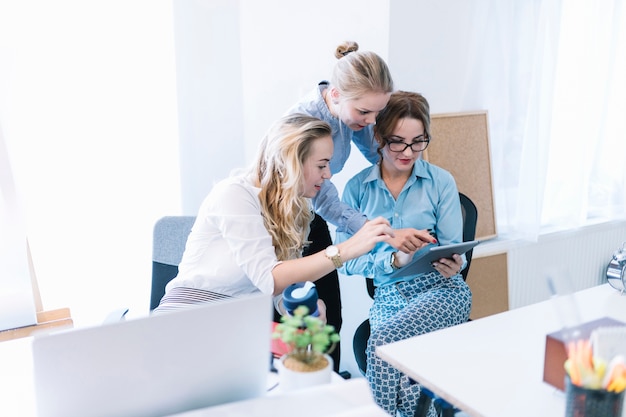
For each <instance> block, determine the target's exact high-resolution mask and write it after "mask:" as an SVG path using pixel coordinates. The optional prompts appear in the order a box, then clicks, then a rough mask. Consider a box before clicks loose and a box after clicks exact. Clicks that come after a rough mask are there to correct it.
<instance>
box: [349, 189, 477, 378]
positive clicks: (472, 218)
mask: <svg viewBox="0 0 626 417" xmlns="http://www.w3.org/2000/svg"><path fill="white" fill-rule="evenodd" d="M459 199H460V200H461V213H462V215H463V241H464V242H466V241H470V240H474V239H475V237H476V221H477V220H478V210H477V209H476V205H475V204H474V203H473V202H472V200H471V199H470V198H469V197H467V196H466V195H465V194H462V193H459ZM472 252H473V249H470V250H469V251H467V252H466V253H465V257H466V259H467V265H466V266H465V268H464V269H463V270H462V271H461V275H462V276H463V279H464V280H466V279H467V274H468V272H469V267H470V263H471V262H472ZM365 284H366V286H367V293H368V294H369V295H370V297H371V298H372V299H373V298H374V290H375V287H374V280H373V279H372V278H365ZM369 337H370V322H369V319H365V320H364V321H363V323H361V324H360V325H359V327H357V329H356V331H355V332H354V336H353V338H352V349H353V350H354V358H355V360H356V364H357V366H358V368H359V371H360V372H361V373H362V374H363V375H365V371H366V370H367V355H366V353H365V352H366V348H367V340H368V339H369Z"/></svg>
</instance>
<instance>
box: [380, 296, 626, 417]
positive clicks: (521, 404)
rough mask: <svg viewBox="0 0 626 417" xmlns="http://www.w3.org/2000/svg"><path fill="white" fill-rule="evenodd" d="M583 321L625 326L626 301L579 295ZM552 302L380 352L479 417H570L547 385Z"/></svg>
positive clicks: (558, 395)
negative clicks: (545, 371) (545, 374)
mask: <svg viewBox="0 0 626 417" xmlns="http://www.w3.org/2000/svg"><path fill="white" fill-rule="evenodd" d="M574 300H575V303H576V305H577V306H578V308H579V311H580V316H581V320H582V321H583V322H587V321H591V320H594V319H597V318H600V317H612V318H615V319H617V320H620V321H624V322H626V296H622V295H621V294H620V293H619V292H617V291H616V290H614V289H613V288H611V287H610V286H609V285H608V284H606V285H601V286H598V287H594V288H590V289H587V290H584V291H580V292H578V293H576V294H575V296H574ZM560 327H561V325H560V322H559V320H558V317H557V312H556V308H555V306H554V303H553V301H545V302H541V303H537V304H533V305H530V306H527V307H523V308H519V309H515V310H511V311H507V312H505V313H501V314H496V315H493V316H489V317H485V318H481V319H478V320H474V321H471V322H468V323H464V324H462V325H459V326H455V327H451V328H447V329H443V330H439V331H436V332H432V333H428V334H425V335H421V336H417V337H414V338H411V339H407V340H403V341H400V342H396V343H392V344H389V345H386V346H381V347H379V348H378V349H377V351H376V352H377V354H378V355H379V356H380V357H381V358H383V359H385V360H386V361H388V362H389V363H391V364H392V365H393V366H395V367H397V368H398V369H400V370H402V371H403V372H405V373H406V374H407V375H409V376H411V377H412V378H414V379H415V380H417V381H419V382H420V383H421V384H423V385H424V386H425V387H427V388H429V389H430V390H431V391H433V392H434V393H435V394H437V395H439V396H440V397H442V398H443V399H445V400H447V401H448V402H450V403H451V404H454V405H455V406H456V407H458V408H460V409H461V410H463V411H465V412H466V413H467V414H469V415H470V416H473V417H517V416H519V417H528V416H557V417H558V416H563V415H565V394H564V393H563V392H562V391H559V390H557V389H556V388H554V387H552V386H551V385H548V384H546V383H544V382H543V365H544V354H545V342H546V335H547V334H548V333H551V332H554V331H557V330H559V329H560Z"/></svg>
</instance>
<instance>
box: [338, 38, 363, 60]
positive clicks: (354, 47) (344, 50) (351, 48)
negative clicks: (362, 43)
mask: <svg viewBox="0 0 626 417" xmlns="http://www.w3.org/2000/svg"><path fill="white" fill-rule="evenodd" d="M358 50H359V44H358V43H356V42H353V41H346V42H344V43H342V44H341V45H339V46H338V47H337V49H335V58H337V59H341V58H343V57H344V56H346V55H348V54H349V53H351V52H356V51H358Z"/></svg>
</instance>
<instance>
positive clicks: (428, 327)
mask: <svg viewBox="0 0 626 417" xmlns="http://www.w3.org/2000/svg"><path fill="white" fill-rule="evenodd" d="M374 134H375V137H376V140H377V142H378V154H379V157H380V161H379V163H377V164H375V165H372V166H371V167H369V168H366V169H364V170H363V171H361V172H360V173H359V174H357V175H356V176H354V177H353V178H351V179H350V180H349V181H348V183H347V184H346V187H345V190H344V194H343V201H344V202H345V203H346V204H349V205H351V206H352V207H354V208H355V209H356V210H359V211H360V212H362V213H364V214H365V215H367V216H368V218H375V217H378V216H380V217H383V218H386V219H389V221H390V223H391V227H393V228H394V230H395V229H396V228H405V227H410V228H415V229H419V230H424V231H431V233H432V235H433V237H432V238H431V239H432V240H431V243H437V242H438V243H439V244H441V245H447V244H452V243H459V242H461V241H462V240H463V218H462V214H461V204H460V201H459V193H458V190H457V187H456V183H455V181H454V178H453V177H452V175H451V174H450V173H449V172H448V171H445V170H444V169H442V168H440V167H437V166H435V165H432V164H430V163H428V162H425V161H424V160H423V159H422V158H421V154H422V152H423V151H424V149H426V147H427V146H428V144H429V142H430V140H431V136H430V114H429V105H428V102H427V101H426V99H425V98H424V97H423V96H422V95H420V94H417V93H411V92H403V91H398V92H395V93H393V94H392V95H391V98H390V100H389V103H388V104H387V106H386V107H385V109H384V110H382V111H381V112H380V113H379V114H378V117H377V118H376V125H375V126H374ZM351 236H353V235H351V234H350V233H340V234H338V236H337V241H338V242H341V241H343V240H345V239H347V238H350V237H351ZM415 252H416V251H415V250H413V251H408V252H404V251H401V250H397V249H396V248H394V247H393V246H391V245H390V244H388V243H387V242H381V243H379V244H377V245H376V246H375V247H374V249H373V250H372V251H371V252H370V253H369V254H368V255H367V256H362V257H360V258H358V259H353V260H350V261H347V262H346V263H345V265H344V271H345V273H347V274H348V275H353V274H354V275H362V276H365V277H373V278H374V285H375V287H376V291H375V295H374V303H373V305H372V307H371V309H370V314H369V321H370V328H371V335H370V338H369V341H368V346H367V372H366V377H367V379H368V381H369V383H370V386H371V388H372V391H373V393H374V397H375V399H376V402H377V403H378V404H379V405H380V406H381V407H382V408H384V409H385V410H386V411H387V412H389V413H390V414H391V415H394V416H395V415H396V412H400V414H401V415H403V416H412V415H413V413H414V412H415V408H416V406H417V401H418V398H419V395H420V388H419V385H417V384H412V383H411V382H410V381H409V379H408V377H407V376H405V375H403V374H402V373H401V372H399V371H398V370H396V369H395V368H394V367H393V366H391V365H389V364H388V363H387V362H385V361H383V360H382V359H380V358H379V357H378V356H376V354H375V349H376V347H377V346H380V345H383V344H388V343H391V342H395V341H398V340H403V339H406V338H409V337H412V336H416V335H419V334H423V333H428V332H431V331H433V330H437V329H441V328H444V327H449V326H453V325H456V324H460V323H463V322H466V321H467V320H468V319H469V313H470V309H471V302H472V294H471V291H470V289H469V287H468V286H467V284H466V283H465V281H464V280H463V277H462V275H461V274H460V271H461V270H462V268H463V267H464V266H465V257H464V255H462V256H460V255H457V254H455V255H453V256H452V258H449V259H440V260H439V261H437V262H435V263H434V264H433V268H434V269H433V270H430V271H428V272H424V273H421V274H418V275H414V276H412V275H409V276H403V277H399V278H397V277H394V276H391V275H392V274H393V273H394V272H396V271H397V270H398V269H400V268H402V267H403V266H405V265H407V264H408V263H409V262H410V261H411V259H412V257H413V255H414V254H415ZM430 413H434V410H430Z"/></svg>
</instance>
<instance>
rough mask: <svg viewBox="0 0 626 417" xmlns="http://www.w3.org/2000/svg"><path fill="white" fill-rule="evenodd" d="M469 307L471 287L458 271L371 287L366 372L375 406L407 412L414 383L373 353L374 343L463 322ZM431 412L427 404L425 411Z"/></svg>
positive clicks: (415, 392)
mask: <svg viewBox="0 0 626 417" xmlns="http://www.w3.org/2000/svg"><path fill="white" fill-rule="evenodd" d="M471 307H472V293H471V291H470V289H469V287H468V286H467V284H466V283H465V281H463V277H462V276H461V275H460V274H457V275H455V276H453V277H451V278H445V277H444V276H442V275H441V274H439V273H438V272H431V273H429V274H426V275H422V276H419V277H417V278H415V279H413V280H411V281H405V282H399V283H395V284H389V285H384V286H381V287H378V288H376V292H375V294H374V304H373V305H372V308H371V309H370V326H371V334H370V338H369V341H368V346H367V373H366V377H367V379H368V381H369V384H370V387H371V389H372V392H373V394H374V398H375V400H376V402H377V403H378V405H379V406H380V407H382V408H383V409H384V410H385V411H387V412H388V413H389V414H391V415H393V416H396V413H400V415H402V416H413V414H414V413H415V408H416V406H417V401H418V399H419V395H420V387H419V385H418V384H416V383H414V382H412V381H410V380H409V378H408V377H407V376H406V375H404V374H403V373H401V372H400V371H398V370H397V369H395V368H394V367H393V366H391V365H389V364H388V363H387V362H385V361H383V360H382V359H380V358H379V357H378V356H376V354H375V349H376V346H381V345H386V344H389V343H392V342H396V341H399V340H404V339H408V338H410V337H413V336H417V335H420V334H424V333H428V332H432V331H434V330H438V329H443V328H445V327H450V326H454V325H457V324H461V323H465V322H466V321H468V319H469V314H470V310H471ZM434 413H435V411H434V409H433V407H432V406H431V410H429V414H428V415H429V416H430V415H435V414H434Z"/></svg>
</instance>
